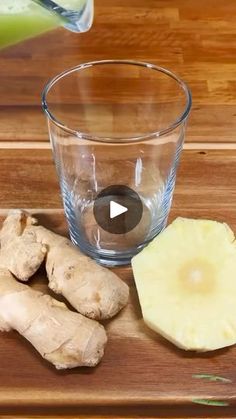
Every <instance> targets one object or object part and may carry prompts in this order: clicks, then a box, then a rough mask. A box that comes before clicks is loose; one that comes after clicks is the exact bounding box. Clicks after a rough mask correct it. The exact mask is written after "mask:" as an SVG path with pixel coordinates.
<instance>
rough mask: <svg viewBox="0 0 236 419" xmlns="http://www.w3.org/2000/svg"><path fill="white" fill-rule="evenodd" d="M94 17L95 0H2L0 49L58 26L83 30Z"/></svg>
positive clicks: (88, 26)
mask: <svg viewBox="0 0 236 419" xmlns="http://www.w3.org/2000/svg"><path fill="white" fill-rule="evenodd" d="M92 20H93V1H92V0H58V1H57V2H56V3H55V2H53V1H51V0H37V1H35V0H4V2H0V48H4V47H6V46H9V45H12V44H16V43H18V42H20V41H23V40H24V39H27V38H31V37H34V36H36V35H39V34H41V33H43V32H46V31H49V30H51V29H53V28H56V27H58V26H64V27H66V28H67V29H70V30H72V31H74V32H84V31H86V30H88V29H89V28H90V26H91V24H92Z"/></svg>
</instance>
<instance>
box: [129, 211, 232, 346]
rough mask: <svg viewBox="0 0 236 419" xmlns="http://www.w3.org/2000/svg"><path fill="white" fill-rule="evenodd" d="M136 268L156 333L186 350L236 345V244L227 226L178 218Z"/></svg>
mask: <svg viewBox="0 0 236 419" xmlns="http://www.w3.org/2000/svg"><path fill="white" fill-rule="evenodd" d="M132 267H133V272H134V278H135V282H136V286H137V290H138V295H139V299H140V303H141V308H142V312H143V318H144V321H145V323H146V324H147V325H148V326H149V327H150V328H151V329H153V330H155V331H157V332H158V333H160V334H161V335H162V336H164V337H165V338H167V339H168V340H170V341H171V342H173V343H174V344H175V345H177V346H178V347H180V348H183V349H186V350H196V351H210V350H215V349H219V348H223V347H226V346H230V345H233V344H235V343H236V242H235V237H234V234H233V232H232V230H231V229H230V228H229V226H228V225H227V224H223V223H219V222H216V221H209V220H191V219H186V218H177V219H176V220H175V221H174V222H173V223H172V224H171V225H169V226H168V227H167V228H166V229H165V230H164V231H163V232H162V233H161V234H160V235H159V236H158V237H156V238H155V239H154V240H153V241H152V243H150V244H149V245H148V246H147V247H146V248H145V249H143V250H142V252H141V253H139V254H138V255H136V256H135V257H134V258H133V259H132Z"/></svg>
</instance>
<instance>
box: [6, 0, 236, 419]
mask: <svg viewBox="0 0 236 419" xmlns="http://www.w3.org/2000/svg"><path fill="white" fill-rule="evenodd" d="M235 16H236V3H235V1H234V0H228V1H227V2H226V1H225V0H207V1H206V2H204V4H202V3H200V2H199V1H197V0H178V1H177V0H145V1H143V0H112V1H111V0H95V21H94V25H93V27H92V29H91V30H90V31H89V32H88V33H85V34H81V35H76V34H72V33H69V32H68V31H65V30H63V29H59V30H56V31H53V32H50V33H48V34H45V35H43V36H41V37H38V38H36V39H33V40H29V41H27V42H24V43H22V44H20V45H17V46H13V47H11V48H8V49H5V50H3V51H1V52H0V223H1V222H2V220H3V219H4V217H5V216H6V214H7V212H8V209H10V208H28V209H30V210H31V211H32V213H34V214H37V215H38V217H39V220H40V221H41V222H42V223H43V224H44V225H46V226H48V227H50V228H52V229H53V230H54V231H57V232H59V233H61V234H68V231H67V225H66V221H65V217H64V212H63V208H62V200H61V197H60V191H59V186H58V181H57V176H56V172H55V167H54V163H53V159H52V153H51V150H50V144H49V141H48V134H47V127H46V123H45V118H44V115H43V113H42V111H41V106H40V95H41V91H42V88H43V86H44V85H45V83H46V82H47V80H48V79H49V78H50V77H52V76H54V75H56V74H57V73H59V72H61V71H63V70H65V69H67V68H69V67H72V66H74V65H77V64H80V63H82V62H86V61H91V60H97V59H110V58H114V59H115V58H119V59H137V60H143V61H149V62H152V63H154V64H159V65H161V66H165V67H167V68H169V69H170V70H172V71H174V72H176V73H177V74H178V75H179V76H181V77H182V78H184V79H185V80H186V81H187V82H188V84H189V86H190V88H191V90H192V93H193V108H192V113H191V117H190V120H189V126H188V130H187V137H186V144H185V150H184V152H183V154H182V158H181V162H180V166H179V170H178V177H177V184H176V190H175V195H174V200H173V205H172V210H171V213H170V218H169V220H170V221H171V220H173V219H174V218H175V217H177V216H187V217H199V218H211V219H216V220H219V221H226V222H228V223H229V224H230V226H231V227H232V228H233V230H234V231H235V232H236V188H235V180H236V134H235V133H236V60H235V56H236V41H235V39H236V25H235ZM127 119H128V117H127ZM116 272H117V273H118V274H119V275H120V276H121V278H123V279H124V280H125V281H127V283H128V284H129V285H130V288H131V295H130V301H129V304H128V306H127V308H125V310H123V312H122V313H121V314H120V315H118V316H117V318H115V319H113V320H112V321H111V322H109V323H107V324H106V328H107V331H108V335H109V342H108V346H107V350H106V354H105V357H104V359H103V361H102V362H101V364H100V365H99V366H98V367H97V368H96V369H94V370H89V369H83V368H82V369H75V370H73V371H69V372H68V371H66V372H57V371H55V370H54V369H53V368H52V367H51V366H50V365H48V364H47V363H46V362H45V361H43V360H42V359H41V358H40V356H39V355H38V354H37V353H36V352H35V351H34V349H33V348H32V347H31V346H30V345H29V344H28V343H27V342H26V341H25V340H24V339H23V338H21V337H20V336H19V335H18V334H17V333H15V332H10V333H8V334H6V333H4V334H0V419H6V418H8V419H13V418H14V419H15V418H24V419H30V418H33V417H34V418H38V419H39V418H42V417H51V419H55V418H60V417H62V418H64V419H69V418H70V419H71V418H74V419H75V418H81V419H82V418H84V419H85V418H87V419H88V418H89V419H92V418H97V419H98V418H99V419H101V418H113V419H121V418H123V419H128V418H143V419H144V418H157V417H159V418H167V417H169V418H172V419H174V418H184V417H185V418H204V419H208V418H213V417H214V418H226V417H228V418H229V417H230V418H236V367H235V365H236V363H235V359H236V347H233V348H229V349H225V350H221V351H217V352H214V353H209V354H202V355H199V354H198V355H196V354H193V353H188V352H183V351H181V350H179V349H176V348H175V347H174V346H173V345H172V344H169V343H168V342H167V341H165V340H164V339H162V338H160V337H158V336H157V335H155V334H154V333H152V332H151V331H150V330H148V329H147V328H146V327H145V325H144V324H143V322H142V318H141V312H140V307H139V303H138V299H137V294H136V290H135V287H134V282H133V277H132V273H131V270H130V268H121V269H117V270H116ZM31 285H32V286H33V287H35V288H37V289H42V290H45V291H47V292H48V287H47V281H46V279H45V273H44V269H43V268H42V269H41V270H40V272H39V273H38V274H37V275H35V277H34V278H33V279H32V281H31ZM206 373H210V374H216V375H221V376H223V377H226V378H228V379H230V380H231V382H230V383H220V382H217V383H216V382H209V381H205V380H200V379H196V378H195V377H194V376H193V375H194V374H206ZM199 398H200V399H213V400H221V401H225V402H226V403H228V406H224V407H216V406H215V407H213V406H201V405H198V404H196V403H195V402H194V400H196V399H199Z"/></svg>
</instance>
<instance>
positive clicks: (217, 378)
mask: <svg viewBox="0 0 236 419" xmlns="http://www.w3.org/2000/svg"><path fill="white" fill-rule="evenodd" d="M193 378H199V379H201V378H202V379H203V380H204V379H205V380H209V381H221V382H222V383H232V380H230V379H229V378H225V377H220V376H219V375H212V374H193Z"/></svg>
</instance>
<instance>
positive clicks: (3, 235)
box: [0, 210, 47, 281]
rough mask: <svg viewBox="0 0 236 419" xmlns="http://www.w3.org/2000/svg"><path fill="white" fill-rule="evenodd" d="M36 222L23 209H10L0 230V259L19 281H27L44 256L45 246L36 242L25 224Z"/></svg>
mask: <svg viewBox="0 0 236 419" xmlns="http://www.w3.org/2000/svg"><path fill="white" fill-rule="evenodd" d="M35 223H37V220H35V219H34V218H33V217H27V216H26V214H25V213H24V212H23V211H19V210H11V211H10V216H9V217H7V218H6V219H5V221H4V223H3V227H2V230H1V232H0V241H1V260H2V261H3V263H4V266H5V267H7V268H8V270H9V271H10V272H11V273H12V274H13V275H15V276H16V277H17V278H18V279H20V280H21V281H27V280H28V279H29V278H30V277H31V276H32V275H33V274H34V273H35V272H36V271H37V270H38V268H39V266H40V265H41V263H42V262H43V260H44V259H45V257H46V253H47V247H46V246H45V245H42V244H41V243H37V242H36V240H35V235H34V234H32V232H31V231H30V229H27V226H32V225H33V224H35Z"/></svg>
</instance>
